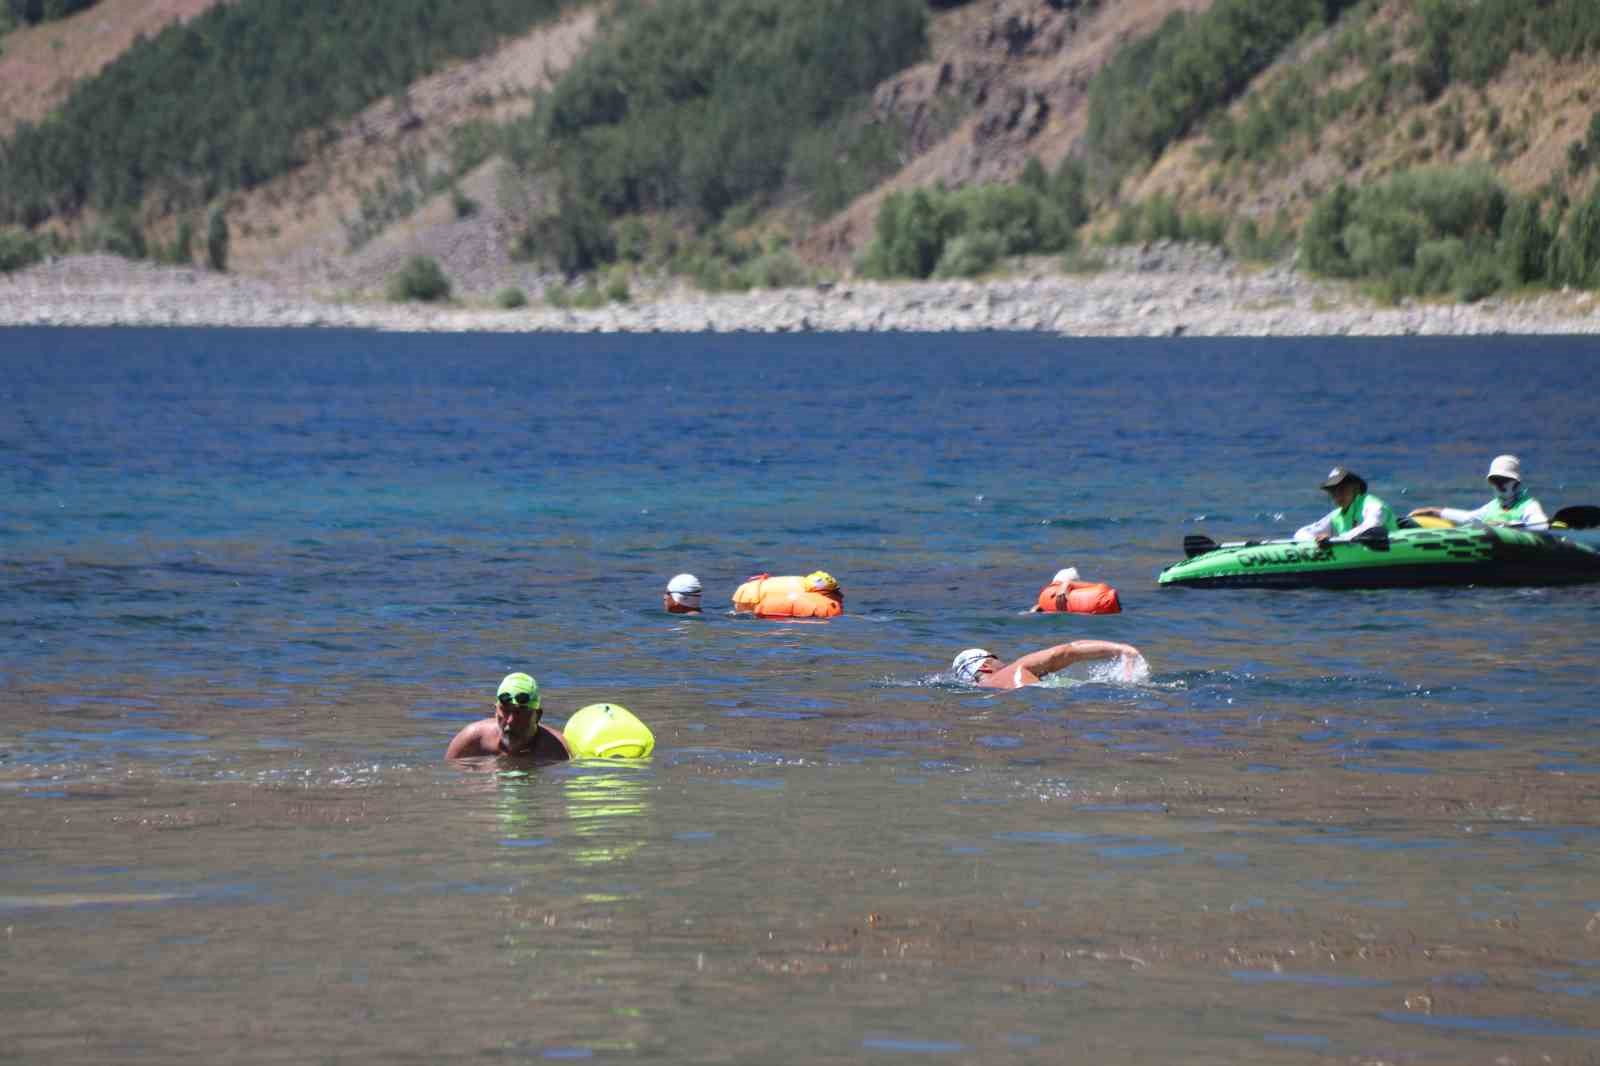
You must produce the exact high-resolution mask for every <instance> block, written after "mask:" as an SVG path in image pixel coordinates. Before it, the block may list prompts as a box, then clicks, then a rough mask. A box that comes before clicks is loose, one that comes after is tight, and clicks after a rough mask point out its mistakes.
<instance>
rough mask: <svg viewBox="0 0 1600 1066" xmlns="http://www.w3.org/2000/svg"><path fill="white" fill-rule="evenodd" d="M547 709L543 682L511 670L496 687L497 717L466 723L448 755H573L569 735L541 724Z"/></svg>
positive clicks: (465, 756)
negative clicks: (542, 695) (542, 701)
mask: <svg viewBox="0 0 1600 1066" xmlns="http://www.w3.org/2000/svg"><path fill="white" fill-rule="evenodd" d="M542 717H544V709H543V708H542V707H541V706H540V701H539V682H537V681H535V680H534V679H533V678H532V677H529V676H528V675H527V674H520V673H518V674H507V675H506V676H505V680H503V681H501V682H500V686H499V687H498V688H497V689H495V705H494V717H492V718H483V719H480V720H478V721H476V722H473V723H472V724H471V725H469V726H466V727H465V728H463V729H462V730H461V732H459V733H457V734H456V735H455V739H454V740H452V741H450V746H449V747H448V748H446V749H445V753H444V757H445V758H446V759H470V758H473V757H474V756H478V755H509V756H515V757H517V758H532V759H570V758H571V757H572V753H571V752H570V751H569V750H568V749H567V741H566V738H565V737H563V736H562V735H561V734H560V733H559V732H557V731H556V730H554V729H551V728H550V727H549V726H547V725H540V724H539V719H540V718H542Z"/></svg>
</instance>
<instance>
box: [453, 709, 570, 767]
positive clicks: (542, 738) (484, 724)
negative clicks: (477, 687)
mask: <svg viewBox="0 0 1600 1066" xmlns="http://www.w3.org/2000/svg"><path fill="white" fill-rule="evenodd" d="M483 755H505V756H508V757H510V758H520V759H542V760H550V761H561V760H566V759H570V758H572V751H571V749H569V748H568V747H567V738H566V737H564V736H562V735H561V731H560V730H558V729H552V728H550V727H549V726H547V725H540V726H539V727H538V728H537V731H536V732H535V733H534V737H533V743H531V744H529V745H528V746H527V747H526V748H523V749H522V750H521V751H501V750H500V725H499V723H498V722H496V721H495V720H494V719H493V718H484V719H481V720H479V721H476V722H473V723H472V724H471V725H468V726H464V727H462V730H461V732H459V733H457V734H456V735H455V738H454V739H453V740H451V741H450V746H449V747H448V748H446V749H445V752H444V757H445V758H446V759H471V758H476V757H478V756H483Z"/></svg>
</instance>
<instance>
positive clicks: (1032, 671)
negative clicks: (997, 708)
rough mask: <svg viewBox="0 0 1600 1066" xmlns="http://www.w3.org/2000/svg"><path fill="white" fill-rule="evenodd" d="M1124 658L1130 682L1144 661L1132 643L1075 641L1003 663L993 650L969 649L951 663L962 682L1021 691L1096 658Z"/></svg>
mask: <svg viewBox="0 0 1600 1066" xmlns="http://www.w3.org/2000/svg"><path fill="white" fill-rule="evenodd" d="M1119 656H1120V657H1121V659H1122V673H1123V676H1124V677H1125V678H1129V679H1131V678H1132V677H1133V671H1134V667H1135V665H1136V664H1137V663H1138V661H1139V660H1140V659H1141V658H1142V656H1141V655H1140V654H1139V649H1138V648H1135V647H1134V646H1133V645H1132V644H1118V643H1116V642H1114V641H1110V640H1075V641H1073V642H1072V643H1070V644H1057V645H1056V646H1055V647H1053V648H1040V649H1039V650H1038V651H1030V652H1029V653H1028V654H1026V655H1024V656H1023V657H1022V658H1020V659H1017V660H1016V661H1014V662H1009V663H1003V662H1001V661H1000V657H999V656H998V655H996V654H995V653H994V652H992V651H987V650H985V649H983V648H968V649H967V650H966V651H964V652H962V653H961V654H960V655H957V656H956V657H955V660H954V661H953V662H951V664H950V669H951V670H953V671H954V672H955V675H956V676H957V677H959V678H960V679H961V680H963V681H966V682H968V683H969V684H974V685H978V686H979V687H981V688H1021V687H1022V686H1024V685H1037V684H1038V683H1039V679H1040V678H1041V677H1047V676H1048V675H1050V674H1053V673H1055V672H1056V671H1057V670H1064V669H1066V668H1067V667H1069V666H1071V665H1072V664H1073V663H1077V662H1085V661H1088V660H1093V659H1115V658H1118V657H1119Z"/></svg>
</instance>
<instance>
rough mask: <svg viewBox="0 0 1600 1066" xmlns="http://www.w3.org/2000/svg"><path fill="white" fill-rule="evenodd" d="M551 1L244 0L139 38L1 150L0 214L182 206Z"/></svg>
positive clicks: (556, 0) (254, 177) (279, 165)
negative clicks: (156, 203) (375, 0)
mask: <svg viewBox="0 0 1600 1066" xmlns="http://www.w3.org/2000/svg"><path fill="white" fill-rule="evenodd" d="M560 6H561V4H560V0H455V2H454V3H452V4H450V5H448V6H443V5H440V4H438V3H436V2H433V0H384V2H383V3H381V4H372V3H366V2H364V0H251V2H249V3H239V4H231V5H225V6H222V7H217V8H213V9H211V10H210V11H208V12H206V13H205V14H204V15H201V16H199V17H198V18H195V19H193V20H192V21H190V22H188V23H186V24H182V25H174V26H169V27H168V28H167V29H165V30H163V31H162V32H161V33H160V34H158V35H156V36H155V37H153V38H150V39H147V40H141V41H139V42H138V43H136V44H135V45H134V46H133V47H132V48H130V49H129V50H128V51H127V52H126V53H124V54H123V55H122V56H121V57H120V58H119V59H117V61H116V62H114V63H112V64H111V65H110V66H108V67H107V68H106V69H105V70H104V71H103V72H101V73H100V74H99V75H98V76H96V77H94V78H92V79H90V80H88V81H85V82H83V83H81V84H80V85H79V86H78V87H77V88H76V89H74V91H73V92H72V94H71V96H69V97H68V99H67V102H66V104H65V106H64V107H62V108H61V110H60V111H59V112H58V113H56V114H55V115H52V116H51V117H50V118H48V119H46V120H45V121H44V122H42V123H39V124H37V125H34V124H28V123H25V124H23V125H22V126H20V127H19V128H18V129H17V130H16V131H15V133H14V134H13V135H12V137H11V139H10V140H9V142H8V143H7V144H6V145H5V149H4V152H3V153H0V220H4V221H7V222H12V223H21V224H23V225H26V226H33V225H37V224H38V223H40V222H42V221H44V220H45V219H47V218H49V217H51V216H53V215H62V214H72V213H74V212H77V211H81V210H82V209H84V208H86V207H89V208H95V209H97V210H100V211H117V210H133V209H135V208H137V207H139V206H140V205H141V204H143V203H144V201H145V200H146V198H147V197H157V198H159V199H160V201H161V202H162V206H163V207H164V208H167V209H175V210H181V209H187V208H194V207H197V206H200V205H203V204H205V203H206V202H207V201H209V200H211V199H212V198H213V197H215V196H217V195H219V194H222V193H226V192H229V191H232V190H236V189H249V188H251V187H253V186H255V185H258V184H260V183H261V182H263V181H266V180H267V179H269V178H271V177H273V176H275V175H277V174H281V173H283V172H285V171H287V170H290V169H292V168H294V167H297V166H300V165H302V164H303V163H304V162H305V161H306V159H307V157H308V154H309V153H310V152H311V151H314V148H315V142H314V139H310V140H308V136H309V135H311V134H314V133H315V132H316V131H318V130H321V129H323V128H325V127H326V126H327V125H328V124H329V123H331V122H333V121H334V120H336V119H339V118H343V117H347V116H349V115H352V114H354V113H356V112H357V111H358V110H360V109H361V108H363V107H365V106H366V105H367V104H368V103H370V102H371V101H373V100H375V99H378V98H380V97H383V96H386V95H390V94H398V93H404V92H405V90H406V88H407V86H409V85H410V84H411V82H412V81H413V80H415V79H416V78H418V77H420V76H421V75H423V74H425V73H427V72H429V71H430V70H432V69H434V68H436V67H437V66H439V65H441V64H443V63H445V62H447V61H449V60H452V59H457V58H461V57H464V56H470V55H474V54H476V53H478V52H481V51H483V50H484V49H485V48H487V47H489V46H490V45H491V44H492V43H493V42H495V40H496V39H497V38H498V37H499V36H501V35H504V34H510V33H516V32H520V31H523V30H526V29H527V28H528V26H529V25H531V24H532V23H533V22H535V21H537V20H539V19H543V18H548V17H549V16H551V15H554V14H556V13H557V12H558V11H559V9H560Z"/></svg>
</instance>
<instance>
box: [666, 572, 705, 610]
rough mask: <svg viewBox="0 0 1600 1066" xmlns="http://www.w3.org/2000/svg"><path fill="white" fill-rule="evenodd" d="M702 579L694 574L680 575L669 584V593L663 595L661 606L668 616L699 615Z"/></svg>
mask: <svg viewBox="0 0 1600 1066" xmlns="http://www.w3.org/2000/svg"><path fill="white" fill-rule="evenodd" d="M703 591H704V589H702V588H701V587H700V579H699V578H697V577H695V576H694V575H693V574H679V575H678V576H676V577H674V578H673V579H672V580H671V581H668V582H667V591H665V592H663V593H662V594H661V606H663V607H665V608H666V609H667V613H668V614H699V613H700V594H701V593H702V592H703Z"/></svg>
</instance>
